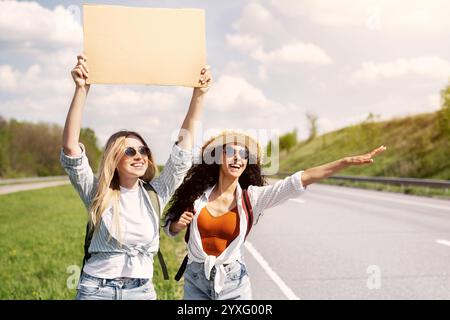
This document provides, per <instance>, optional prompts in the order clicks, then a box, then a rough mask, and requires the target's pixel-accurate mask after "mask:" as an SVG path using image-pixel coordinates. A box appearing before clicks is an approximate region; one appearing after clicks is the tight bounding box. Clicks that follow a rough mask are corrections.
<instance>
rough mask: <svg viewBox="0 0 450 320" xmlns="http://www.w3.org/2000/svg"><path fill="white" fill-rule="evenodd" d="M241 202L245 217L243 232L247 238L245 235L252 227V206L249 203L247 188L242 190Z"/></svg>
mask: <svg viewBox="0 0 450 320" xmlns="http://www.w3.org/2000/svg"><path fill="white" fill-rule="evenodd" d="M242 204H243V207H244V209H245V216H246V217H247V231H246V233H245V239H247V236H248V234H249V233H250V230H251V229H252V227H253V208H252V204H251V203H250V198H249V196H248V192H247V189H244V190H242Z"/></svg>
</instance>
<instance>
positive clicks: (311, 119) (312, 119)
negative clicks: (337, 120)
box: [306, 112, 317, 142]
mask: <svg viewBox="0 0 450 320" xmlns="http://www.w3.org/2000/svg"><path fill="white" fill-rule="evenodd" d="M306 118H307V119H308V123H309V137H308V139H307V140H306V142H309V141H311V140H313V139H314V138H315V137H316V136H317V115H315V114H312V113H309V112H308V113H306Z"/></svg>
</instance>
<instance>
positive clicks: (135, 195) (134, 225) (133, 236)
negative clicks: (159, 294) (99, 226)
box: [84, 187, 155, 279]
mask: <svg viewBox="0 0 450 320" xmlns="http://www.w3.org/2000/svg"><path fill="white" fill-rule="evenodd" d="M144 201H145V200H144V194H143V192H142V190H141V188H139V187H138V188H136V189H126V188H123V187H120V199H119V210H120V228H121V229H120V233H121V234H120V235H119V234H118V230H117V228H116V227H114V225H113V215H112V209H108V211H107V212H105V213H104V214H103V216H102V219H103V221H104V223H105V225H106V227H107V228H108V231H109V233H110V234H111V235H112V236H113V237H114V238H115V239H117V240H119V241H120V242H121V243H124V244H127V245H144V244H147V243H149V242H151V241H152V239H153V237H154V235H155V226H154V223H153V221H152V218H151V217H150V213H149V212H148V210H147V208H146V206H145V203H144ZM127 259H129V258H128V257H127V255H118V256H112V257H110V258H108V259H101V260H100V259H90V260H89V261H88V262H87V263H86V265H85V267H84V272H86V273H87V274H89V275H91V276H94V277H99V278H107V279H113V278H117V277H129V278H146V279H149V278H152V270H153V268H152V265H153V260H152V258H150V257H147V256H145V255H137V256H136V257H135V258H133V259H134V261H133V268H130V267H128V265H127V261H126V260H127Z"/></svg>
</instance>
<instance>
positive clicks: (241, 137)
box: [202, 130, 263, 164]
mask: <svg viewBox="0 0 450 320" xmlns="http://www.w3.org/2000/svg"><path fill="white" fill-rule="evenodd" d="M228 143H237V144H240V145H243V146H245V147H246V148H247V149H248V151H249V153H250V155H254V156H256V161H257V164H261V162H262V157H263V150H262V148H261V146H260V144H259V142H258V141H257V140H256V139H254V138H253V137H251V136H250V135H248V134H246V133H243V132H238V131H229V130H227V131H223V132H222V133H220V134H219V135H217V136H215V137H212V138H210V139H209V140H208V141H206V142H205V143H204V144H203V146H202V156H203V157H205V156H208V155H211V153H212V151H213V150H215V149H216V148H217V147H222V146H223V145H226V144H228Z"/></svg>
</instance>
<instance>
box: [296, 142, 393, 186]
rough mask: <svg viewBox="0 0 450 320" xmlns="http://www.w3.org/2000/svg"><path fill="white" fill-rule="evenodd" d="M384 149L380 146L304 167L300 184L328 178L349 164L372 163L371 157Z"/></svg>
mask: <svg viewBox="0 0 450 320" xmlns="http://www.w3.org/2000/svg"><path fill="white" fill-rule="evenodd" d="M384 150H386V147H385V146H381V147H378V148H376V149H374V150H372V151H371V152H369V153H366V154H363V155H360V156H354V157H345V158H342V159H339V160H336V161H333V162H330V163H326V164H324V165H321V166H318V167H314V168H310V169H306V170H305V172H303V174H302V176H301V177H302V185H303V186H305V187H306V186H308V185H310V184H311V183H315V182H317V181H320V180H322V179H325V178H328V177H329V176H331V175H333V174H335V173H336V172H339V171H341V170H343V169H345V168H347V167H349V166H351V165H362V164H368V163H372V162H373V159H372V158H373V157H374V156H376V155H377V154H379V153H381V152H383V151H384Z"/></svg>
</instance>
